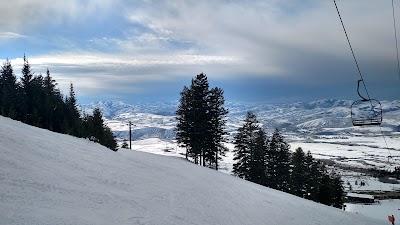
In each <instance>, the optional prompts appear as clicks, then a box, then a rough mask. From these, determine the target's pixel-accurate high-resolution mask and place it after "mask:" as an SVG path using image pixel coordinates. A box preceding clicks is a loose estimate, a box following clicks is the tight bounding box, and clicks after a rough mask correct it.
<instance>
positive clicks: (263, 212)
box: [0, 117, 386, 225]
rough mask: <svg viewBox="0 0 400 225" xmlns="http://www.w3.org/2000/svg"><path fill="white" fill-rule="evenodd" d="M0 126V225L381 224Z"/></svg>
mask: <svg viewBox="0 0 400 225" xmlns="http://www.w3.org/2000/svg"><path fill="white" fill-rule="evenodd" d="M0 124H1V125H0V154H1V157H0V224H40V225H43V224H49V225H50V224H51V225H56V224H145V225H147V224H160V225H161V224H162V225H168V224H171V225H172V224H174V225H186V224H230V225H234V224H238V225H239V224H240V225H242V224H253V225H254V224H269V225H274V224H279V225H293V224H304V225H313V224H321V225H337V224H341V225H345V224H349V225H350V224H357V225H377V224H386V223H384V222H383V221H378V220H375V219H371V218H367V217H364V216H362V215H359V214H355V213H350V212H345V211H343V210H339V209H335V208H332V207H328V206H324V205H321V204H317V203H314V202H311V201H307V200H304V199H302V198H298V197H295V196H292V195H289V194H286V193H283V192H279V191H276V190H272V189H269V188H266V187H263V186H259V185H256V184H253V183H250V182H247V181H245V180H242V179H239V178H236V177H233V176H231V175H227V174H223V173H220V172H217V171H214V170H211V169H207V168H203V167H200V166H196V165H194V164H192V163H190V162H188V161H186V160H185V159H182V158H178V157H168V156H161V155H154V154H149V153H144V152H138V151H132V150H122V149H121V150H119V151H118V152H113V151H111V150H109V149H106V148H105V147H102V146H100V145H98V144H95V143H92V142H89V141H88V140H84V139H78V138H75V137H71V136H67V135H61V134H56V133H52V132H50V131H47V130H42V129H38V128H35V127H31V126H27V125H25V124H22V123H20V122H16V121H13V120H10V119H8V118H4V117H0Z"/></svg>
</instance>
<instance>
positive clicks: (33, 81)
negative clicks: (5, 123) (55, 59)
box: [0, 56, 117, 151]
mask: <svg viewBox="0 0 400 225" xmlns="http://www.w3.org/2000/svg"><path fill="white" fill-rule="evenodd" d="M0 114H1V115H3V116H6V117H10V118H12V119H15V120H19V121H22V122H24V123H27V124H29V125H33V126H36V127H40V128H44V129H48V130H51V131H54V132H58V133H63V134H69V135H73V136H76V137H84V138H90V139H91V140H94V141H96V142H99V143H100V144H102V145H104V146H106V147H108V148H110V149H112V150H114V151H115V150H116V149H117V143H116V141H115V139H114V136H113V134H112V132H111V130H110V129H109V128H108V127H107V126H105V125H104V120H103V118H102V114H101V112H100V110H99V109H95V110H94V112H93V115H83V116H82V117H81V115H80V113H79V110H78V105H77V101H76V96H75V92H74V88H73V85H72V83H71V85H70V90H69V95H68V96H65V97H64V96H63V95H62V94H61V92H60V90H59V89H58V88H57V83H56V81H55V80H54V79H53V78H52V77H51V75H50V71H49V70H48V69H47V71H46V75H45V76H43V75H42V74H39V75H35V74H34V72H32V69H31V66H30V64H29V63H28V59H27V58H26V57H25V56H24V64H23V66H22V70H21V77H20V79H17V77H16V75H15V74H14V70H13V68H12V65H11V62H10V61H9V60H6V61H5V62H4V63H3V66H2V67H1V70H0Z"/></svg>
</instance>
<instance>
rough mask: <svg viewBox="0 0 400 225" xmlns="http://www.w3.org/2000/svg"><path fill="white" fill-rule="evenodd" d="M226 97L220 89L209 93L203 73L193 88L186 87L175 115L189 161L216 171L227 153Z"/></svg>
mask: <svg viewBox="0 0 400 225" xmlns="http://www.w3.org/2000/svg"><path fill="white" fill-rule="evenodd" d="M223 94H224V91H223V90H222V89H221V88H218V87H215V88H211V89H210V88H209V83H208V80H207V76H206V75H205V74H203V73H201V74H199V75H197V76H196V77H195V78H194V79H192V82H191V85H190V87H186V86H184V88H183V90H182V92H181V98H180V101H179V103H180V104H179V106H178V109H177V111H176V116H177V127H176V139H177V142H178V144H179V145H180V146H181V147H185V148H186V158H187V159H189V158H191V159H193V161H194V163H196V164H200V165H203V166H208V167H211V168H215V169H216V170H218V160H220V159H221V155H222V156H224V155H225V153H226V152H227V148H226V147H225V146H224V145H223V141H224V137H225V136H224V135H225V134H226V132H225V131H224V126H225V123H226V115H227V114H228V110H227V109H226V108H224V107H223V105H224V103H225V99H224V96H223Z"/></svg>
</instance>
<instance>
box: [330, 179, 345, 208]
mask: <svg viewBox="0 0 400 225" xmlns="http://www.w3.org/2000/svg"><path fill="white" fill-rule="evenodd" d="M331 179H332V186H331V191H332V206H333V207H336V208H339V209H341V208H343V205H344V187H343V181H342V180H341V179H340V176H337V175H335V174H334V175H333V176H332V177H331Z"/></svg>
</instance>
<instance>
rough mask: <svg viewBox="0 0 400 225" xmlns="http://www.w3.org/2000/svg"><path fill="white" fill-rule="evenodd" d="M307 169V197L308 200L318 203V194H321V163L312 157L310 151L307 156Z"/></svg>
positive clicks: (305, 177)
mask: <svg viewBox="0 0 400 225" xmlns="http://www.w3.org/2000/svg"><path fill="white" fill-rule="evenodd" d="M305 167H306V170H305V171H304V173H305V176H304V179H305V182H304V183H305V187H306V197H305V198H307V199H310V200H313V201H317V194H318V192H319V186H320V177H321V175H320V174H321V172H320V168H321V165H320V162H319V161H315V160H314V158H313V157H312V155H311V152H310V151H308V152H307V154H306V156H305Z"/></svg>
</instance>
